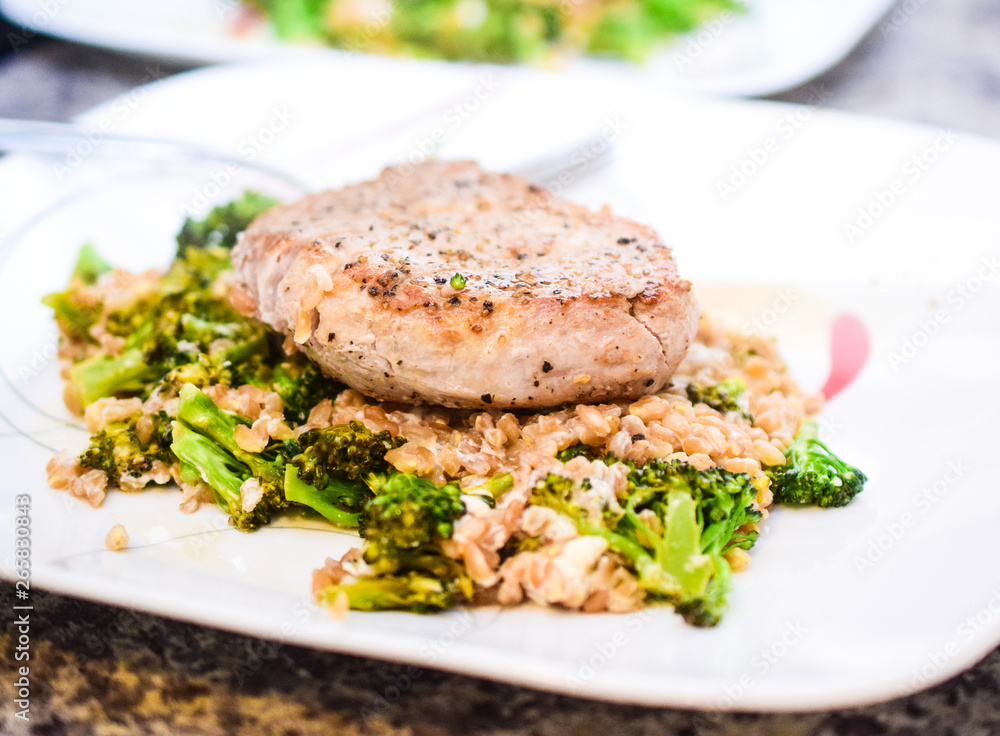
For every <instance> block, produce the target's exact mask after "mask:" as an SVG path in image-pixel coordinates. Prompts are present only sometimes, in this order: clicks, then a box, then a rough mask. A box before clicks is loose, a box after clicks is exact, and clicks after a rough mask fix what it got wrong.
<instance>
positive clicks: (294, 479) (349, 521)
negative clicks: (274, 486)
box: [285, 465, 361, 527]
mask: <svg viewBox="0 0 1000 736" xmlns="http://www.w3.org/2000/svg"><path fill="white" fill-rule="evenodd" d="M334 483H336V481H334ZM334 483H331V485H334ZM327 490H329V486H328V487H327ZM285 498H286V499H288V500H289V501H294V502H295V503H301V504H302V505H303V506H308V507H309V508H311V509H313V510H314V511H317V512H319V513H320V514H322V515H323V516H324V517H325V518H326V519H328V520H329V521H332V522H333V523H334V524H337V525H338V526H345V527H357V526H358V520H359V519H360V517H361V514H352V513H350V512H348V511H344V510H343V509H341V508H339V507H337V506H336V505H335V504H334V503H333V502H332V501H330V500H329V499H327V498H325V497H324V493H323V492H322V491H320V490H318V489H317V488H315V487H314V486H311V485H309V484H308V483H306V482H305V481H304V480H302V479H301V478H299V475H298V470H297V468H296V467H295V466H294V465H287V466H286V467H285Z"/></svg>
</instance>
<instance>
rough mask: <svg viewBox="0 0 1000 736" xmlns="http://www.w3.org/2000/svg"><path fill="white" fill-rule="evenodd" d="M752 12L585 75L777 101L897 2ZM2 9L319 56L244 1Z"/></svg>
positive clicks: (99, 27)
mask: <svg viewBox="0 0 1000 736" xmlns="http://www.w3.org/2000/svg"><path fill="white" fill-rule="evenodd" d="M747 4H748V5H749V7H750V11H749V12H748V13H747V14H745V15H736V16H732V15H730V16H727V17H726V18H725V19H724V20H721V21H720V20H718V19H716V20H714V21H711V22H709V23H708V24H706V25H705V26H703V27H702V28H700V29H698V30H697V31H696V32H694V33H692V34H690V35H687V36H682V37H680V38H679V39H677V40H676V41H675V42H674V43H672V44H670V45H669V46H667V47H666V48H665V49H664V50H663V51H662V52H659V53H658V54H657V55H656V56H655V57H654V58H653V59H652V60H650V63H649V64H648V65H647V66H646V67H644V68H639V69H637V68H636V67H634V66H632V65H627V64H619V63H615V62H581V63H580V66H584V67H593V68H604V69H605V70H610V71H611V72H612V73H620V74H624V75H625V76H630V75H632V74H635V73H636V72H637V71H638V73H639V74H641V75H644V76H645V77H647V78H650V79H651V80H653V81H654V82H655V83H656V84H657V86H659V87H661V88H664V89H667V88H669V89H684V90H690V91H693V92H703V93H709V94H717V95H735V96H749V95H766V94H774V93H777V92H780V91H782V90H785V89H789V88H791V87H795V86H797V85H800V84H802V83H804V82H807V81H808V80H810V79H812V78H813V77H815V76H816V75H818V74H821V73H822V72H824V71H826V70H827V69H829V68H830V67H831V66H833V65H834V64H836V63H837V62H838V61H840V60H841V59H843V58H844V57H845V56H846V55H847V54H848V53H849V52H850V51H851V49H853V48H854V46H855V45H856V44H857V43H858V42H859V41H860V40H861V39H862V38H863V37H864V35H865V34H866V33H868V31H869V30H871V28H872V27H873V26H874V25H875V24H876V23H877V22H878V20H879V19H880V18H881V17H882V16H883V14H885V13H886V11H888V9H889V8H890V7H891V6H892V4H893V0H748V3H747ZM0 9H2V11H3V13H4V14H6V15H7V16H8V17H9V18H11V19H12V20H14V21H15V22H16V23H18V24H23V25H24V26H26V27H27V28H30V29H33V30H34V31H37V32H39V33H45V34H48V35H53V36H60V37H63V38H67V39H70V40H73V41H79V42H82V43H87V44H92V45H96V46H106V47H108V48H113V49H122V50H126V51H135V52H139V53H145V54H154V55H157V56H163V57H168V58H173V59H179V60H182V61H188V62H191V61H193V62H216V61H236V60H243V59H248V58H259V57H262V56H275V55H278V54H289V53H315V51H314V50H305V49H303V48H301V47H300V48H297V49H293V48H291V47H289V46H288V45H285V44H282V43H280V42H279V41H278V40H277V39H276V38H275V37H274V34H273V32H271V30H270V29H269V28H268V26H267V25H266V24H265V23H264V22H263V21H262V20H261V19H260V18H259V17H258V16H257V15H255V14H254V13H252V12H250V11H248V10H247V9H246V8H245V7H243V6H242V5H241V4H240V2H239V0H175V2H167V3H164V2H160V3H154V2H149V1H148V0H147V2H129V3H123V2H118V0H73V2H68V0H0ZM333 53H334V54H336V55H337V56H339V57H343V56H345V55H346V54H345V53H344V52H342V51H335V52H333ZM817 95H818V96H821V95H822V91H821V90H819V91H817Z"/></svg>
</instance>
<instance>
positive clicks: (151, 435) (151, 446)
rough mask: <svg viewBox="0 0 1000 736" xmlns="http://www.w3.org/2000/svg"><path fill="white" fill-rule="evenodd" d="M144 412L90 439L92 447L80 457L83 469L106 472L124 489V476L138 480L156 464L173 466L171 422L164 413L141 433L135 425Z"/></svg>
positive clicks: (150, 418) (154, 417)
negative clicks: (158, 462) (157, 462)
mask: <svg viewBox="0 0 1000 736" xmlns="http://www.w3.org/2000/svg"><path fill="white" fill-rule="evenodd" d="M144 416H146V415H144V414H142V413H141V412H136V413H135V414H134V415H133V416H131V417H128V418H126V419H123V420H121V421H117V422H111V423H109V424H107V425H105V426H104V428H103V429H101V430H100V431H99V432H97V433H96V434H95V435H93V436H92V437H91V438H90V446H89V447H87V449H86V450H84V451H83V452H82V453H81V454H80V465H81V466H82V467H84V468H96V469H98V470H103V471H104V473H105V474H106V475H107V476H108V483H109V485H112V486H119V487H120V486H121V485H122V476H125V477H127V478H128V477H131V478H137V477H139V476H141V475H143V474H144V473H148V472H149V471H150V470H152V468H153V463H154V462H156V461H160V462H162V463H163V464H165V465H167V466H170V465H172V464H173V463H174V456H173V454H172V453H171V451H170V443H171V442H172V437H171V428H170V419H169V417H167V415H166V413H165V412H162V411H161V412H157V413H155V414H151V415H149V416H148V417H147V420H148V421H147V424H148V426H147V427H145V428H144V429H143V431H142V432H141V433H140V432H139V431H137V428H136V425H137V424H138V423H139V421H140V420H142V419H143V417H144Z"/></svg>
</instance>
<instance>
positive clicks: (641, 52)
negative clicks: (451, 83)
mask: <svg viewBox="0 0 1000 736" xmlns="http://www.w3.org/2000/svg"><path fill="white" fill-rule="evenodd" d="M247 2H248V4H249V5H251V6H252V7H254V8H256V9H257V10H258V11H260V12H261V13H263V14H264V15H265V16H266V17H267V18H268V19H269V20H270V23H271V25H272V26H273V28H274V31H275V32H276V33H277V35H278V36H279V37H281V38H282V39H284V40H288V41H295V42H307V43H309V42H311V43H322V44H328V45H331V46H335V47H338V48H345V49H351V50H355V51H367V52H372V53H383V54H394V55H404V56H417V57H432V58H443V59H465V60H470V61H483V62H493V63H510V62H520V61H535V62H538V61H544V60H546V59H547V58H551V57H554V56H558V55H563V54H568V55H579V54H585V55H588V56H600V57H607V58H614V59H627V60H630V61H642V60H643V59H645V58H646V57H647V56H648V55H649V54H650V52H651V51H652V50H653V49H654V48H655V47H656V46H657V45H658V44H659V43H661V42H663V41H665V40H669V39H670V38H671V37H672V36H674V35H675V34H678V33H685V32H687V31H691V30H693V29H694V28H696V27H697V26H698V25H700V24H701V23H703V22H705V21H706V20H708V19H709V18H712V17H714V16H716V15H718V14H720V13H723V12H737V11H741V10H743V9H744V6H743V5H742V4H741V3H740V2H739V0H247Z"/></svg>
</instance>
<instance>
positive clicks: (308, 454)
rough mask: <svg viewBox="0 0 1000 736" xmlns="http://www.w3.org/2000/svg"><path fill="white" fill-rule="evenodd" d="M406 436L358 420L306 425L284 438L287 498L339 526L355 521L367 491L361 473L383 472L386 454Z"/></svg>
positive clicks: (369, 497)
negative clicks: (294, 435)
mask: <svg viewBox="0 0 1000 736" xmlns="http://www.w3.org/2000/svg"><path fill="white" fill-rule="evenodd" d="M405 441H406V440H405V439H403V438H402V437H393V436H392V435H391V434H390V433H389V432H386V431H382V432H372V431H371V430H370V429H368V428H367V427H366V426H365V425H364V424H362V423H361V422H350V423H348V424H340V425H337V426H335V427H325V428H320V429H311V430H309V431H308V432H305V433H303V434H302V435H300V436H299V438H298V440H296V441H294V442H292V441H289V442H288V443H286V451H287V452H288V454H289V455H290V457H291V461H290V463H289V470H288V471H286V476H285V494H286V497H287V498H288V500H289V501H294V502H296V503H300V504H303V505H305V506H308V507H310V508H311V509H313V510H315V511H318V512H319V513H320V514H322V515H323V516H325V517H326V518H327V519H329V520H330V521H332V522H333V523H335V524H339V525H341V526H352V527H353V526H357V525H358V520H359V515H360V513H361V510H362V508H363V507H364V505H365V503H366V502H367V501H368V500H370V499H371V497H372V491H371V489H370V488H369V487H368V485H367V484H366V482H365V478H366V477H368V476H372V475H374V474H383V473H386V472H388V470H389V464H388V463H387V462H386V460H385V453H386V452H388V451H389V450H391V449H392V448H394V447H399V446H400V445H401V444H403V443H404V442H405Z"/></svg>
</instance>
